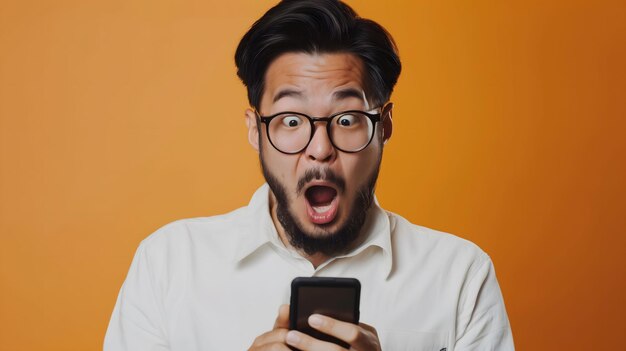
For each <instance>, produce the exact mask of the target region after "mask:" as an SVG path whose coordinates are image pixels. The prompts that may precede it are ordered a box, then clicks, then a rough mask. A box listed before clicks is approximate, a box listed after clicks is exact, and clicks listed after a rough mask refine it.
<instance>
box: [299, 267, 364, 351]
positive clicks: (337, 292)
mask: <svg viewBox="0 0 626 351" xmlns="http://www.w3.org/2000/svg"><path fill="white" fill-rule="evenodd" d="M360 299H361V283H360V282H359V281H358V280H357V279H355V278H331V277H310V278H305V277H298V278H295V279H294V280H293V281H292V282H291V305H290V307H289V329H292V330H293V329H295V330H298V331H300V332H303V333H305V334H308V335H310V336H312V337H314V338H316V339H319V340H324V341H328V342H332V343H335V344H337V345H340V346H342V347H345V348H350V345H348V344H347V343H345V342H343V341H341V340H339V339H337V338H335V337H333V336H330V335H327V334H323V333H321V332H319V331H317V330H315V329H313V328H312V327H311V326H309V323H308V319H309V316H310V315H312V314H314V313H317V314H322V315H325V316H328V317H331V318H335V319H338V320H341V321H344V322H350V323H354V324H358V323H359V303H360Z"/></svg>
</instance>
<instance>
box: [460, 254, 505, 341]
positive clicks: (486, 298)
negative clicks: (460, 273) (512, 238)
mask: <svg viewBox="0 0 626 351" xmlns="http://www.w3.org/2000/svg"><path fill="white" fill-rule="evenodd" d="M459 302H460V303H459V307H458V308H459V311H458V314H457V316H458V317H457V332H456V335H457V340H456V345H455V348H454V350H455V351H473V350H476V351H478V350H480V351H487V350H493V351H509V350H515V347H514V345H513V335H512V333H511V327H510V325H509V319H508V317H507V314H506V309H505V307H504V300H503V298H502V293H501V292H500V286H499V285H498V281H497V279H496V274H495V271H494V267H493V264H492V262H491V259H489V257H485V260H484V261H483V262H482V263H480V264H479V268H478V269H477V270H476V272H475V274H473V275H472V276H471V277H470V278H469V279H468V283H467V284H466V286H465V287H464V290H463V291H462V292H461V296H460V301H459Z"/></svg>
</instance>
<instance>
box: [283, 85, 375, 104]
mask: <svg viewBox="0 0 626 351" xmlns="http://www.w3.org/2000/svg"><path fill="white" fill-rule="evenodd" d="M284 97H294V98H297V99H302V97H303V95H302V92H301V91H298V90H295V89H289V88H287V89H282V90H280V91H279V92H278V93H276V95H274V99H272V100H273V101H272V102H276V101H278V100H280V99H282V98H284ZM347 98H357V99H359V100H361V101H364V99H363V93H362V92H361V91H359V90H357V89H355V88H345V89H341V90H338V91H336V92H334V93H333V100H335V101H336V100H345V99H347Z"/></svg>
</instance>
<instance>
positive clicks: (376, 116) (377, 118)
mask: <svg viewBox="0 0 626 351" xmlns="http://www.w3.org/2000/svg"><path fill="white" fill-rule="evenodd" d="M391 107H393V103H391V102H387V103H385V104H384V105H383V106H381V107H379V108H376V109H373V110H378V109H380V112H379V113H369V112H365V111H361V110H347V111H341V112H337V113H333V114H332V115H330V116H328V117H311V116H309V115H307V114H305V113H302V112H294V111H283V112H278V113H275V114H273V115H270V116H261V114H260V113H259V111H257V109H256V108H255V109H254V113H255V114H256V115H257V117H258V118H259V120H260V121H261V123H263V124H265V132H266V134H267V140H269V141H270V144H272V146H273V147H274V149H276V150H277V151H278V152H281V153H283V154H286V155H295V154H299V153H301V152H302V151H304V150H305V149H306V148H307V147H309V144H311V140H313V136H315V122H326V134H327V135H328V140H329V141H330V144H331V145H332V146H333V147H334V148H335V149H337V150H339V151H342V152H345V153H349V154H354V153H357V152H361V151H363V150H365V149H366V148H367V147H368V146H369V145H370V144H371V143H372V140H374V134H376V123H378V122H381V121H382V120H383V119H384V118H383V116H384V115H385V114H386V113H387V112H389V110H391ZM351 112H358V113H362V114H364V115H365V116H366V117H367V118H369V119H370V121H371V122H372V134H371V135H370V136H369V140H368V141H367V143H366V144H365V145H364V146H363V147H361V148H360V149H358V150H355V151H347V150H344V149H342V148H340V147H338V146H337V145H335V142H334V141H333V138H332V137H331V135H332V134H331V133H330V121H332V120H333V118H335V117H337V116H341V115H345V114H349V113H351ZM288 113H291V114H294V115H298V116H302V117H305V118H306V119H307V120H308V121H309V124H310V125H311V135H310V136H309V141H308V142H307V143H306V145H304V147H302V148H301V149H300V150H298V151H294V152H285V151H283V150H281V149H279V148H278V147H276V145H274V142H273V141H272V138H271V137H270V122H271V121H272V120H273V119H274V118H276V117H278V116H280V115H284V114H288Z"/></svg>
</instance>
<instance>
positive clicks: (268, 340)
mask: <svg viewBox="0 0 626 351" xmlns="http://www.w3.org/2000/svg"><path fill="white" fill-rule="evenodd" d="M288 331H289V330H287V329H283V328H280V329H274V330H272V331H269V332H267V333H265V334H262V335H259V336H257V338H256V339H254V342H253V343H252V346H256V347H259V346H264V345H269V344H274V343H280V344H284V343H285V337H286V336H287V332H288Z"/></svg>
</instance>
